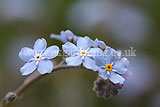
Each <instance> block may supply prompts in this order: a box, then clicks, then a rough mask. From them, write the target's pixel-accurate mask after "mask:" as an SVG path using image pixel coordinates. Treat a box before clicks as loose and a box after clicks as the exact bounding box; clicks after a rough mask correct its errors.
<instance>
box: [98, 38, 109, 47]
mask: <svg viewBox="0 0 160 107" xmlns="http://www.w3.org/2000/svg"><path fill="white" fill-rule="evenodd" d="M95 44H96V46H95V47H100V46H102V47H104V48H105V49H106V48H107V47H108V46H106V44H105V43H104V42H103V41H100V40H98V39H96V40H95Z"/></svg>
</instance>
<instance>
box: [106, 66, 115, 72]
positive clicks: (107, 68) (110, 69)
mask: <svg viewBox="0 0 160 107" xmlns="http://www.w3.org/2000/svg"><path fill="white" fill-rule="evenodd" d="M105 67H106V70H107V71H109V72H110V71H112V69H113V67H112V65H111V64H106V66H105Z"/></svg>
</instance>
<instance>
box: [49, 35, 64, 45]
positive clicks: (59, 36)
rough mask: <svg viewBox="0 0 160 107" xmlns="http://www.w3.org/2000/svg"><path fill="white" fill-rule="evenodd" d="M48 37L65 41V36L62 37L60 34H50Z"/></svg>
mask: <svg viewBox="0 0 160 107" xmlns="http://www.w3.org/2000/svg"><path fill="white" fill-rule="evenodd" d="M50 38H53V39H57V40H59V41H61V42H63V43H65V42H67V38H66V37H63V36H61V35H56V34H51V35H50Z"/></svg>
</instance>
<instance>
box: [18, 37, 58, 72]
mask: <svg viewBox="0 0 160 107" xmlns="http://www.w3.org/2000/svg"><path fill="white" fill-rule="evenodd" d="M46 47H47V42H46V40H45V39H43V38H42V39H38V40H37V41H36V42H35V44H34V50H33V49H31V48H28V47H24V48H22V49H21V51H20V52H19V57H20V58H21V59H22V60H23V61H25V62H27V63H26V64H25V65H24V66H23V67H22V68H21V69H20V72H21V73H22V75H28V74H31V73H32V72H33V71H34V70H36V68H37V70H38V71H39V73H40V74H45V73H51V72H52V70H53V63H52V61H50V60H49V59H52V58H55V57H56V56H57V55H58V53H59V47H58V46H50V47H48V48H46Z"/></svg>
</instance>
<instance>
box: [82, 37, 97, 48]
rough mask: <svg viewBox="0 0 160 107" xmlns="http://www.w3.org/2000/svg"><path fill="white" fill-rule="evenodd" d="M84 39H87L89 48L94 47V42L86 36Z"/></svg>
mask: <svg viewBox="0 0 160 107" xmlns="http://www.w3.org/2000/svg"><path fill="white" fill-rule="evenodd" d="M84 38H85V39H88V41H89V44H90V46H94V45H95V41H93V40H92V39H91V38H89V37H88V36H85V37H84Z"/></svg>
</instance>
